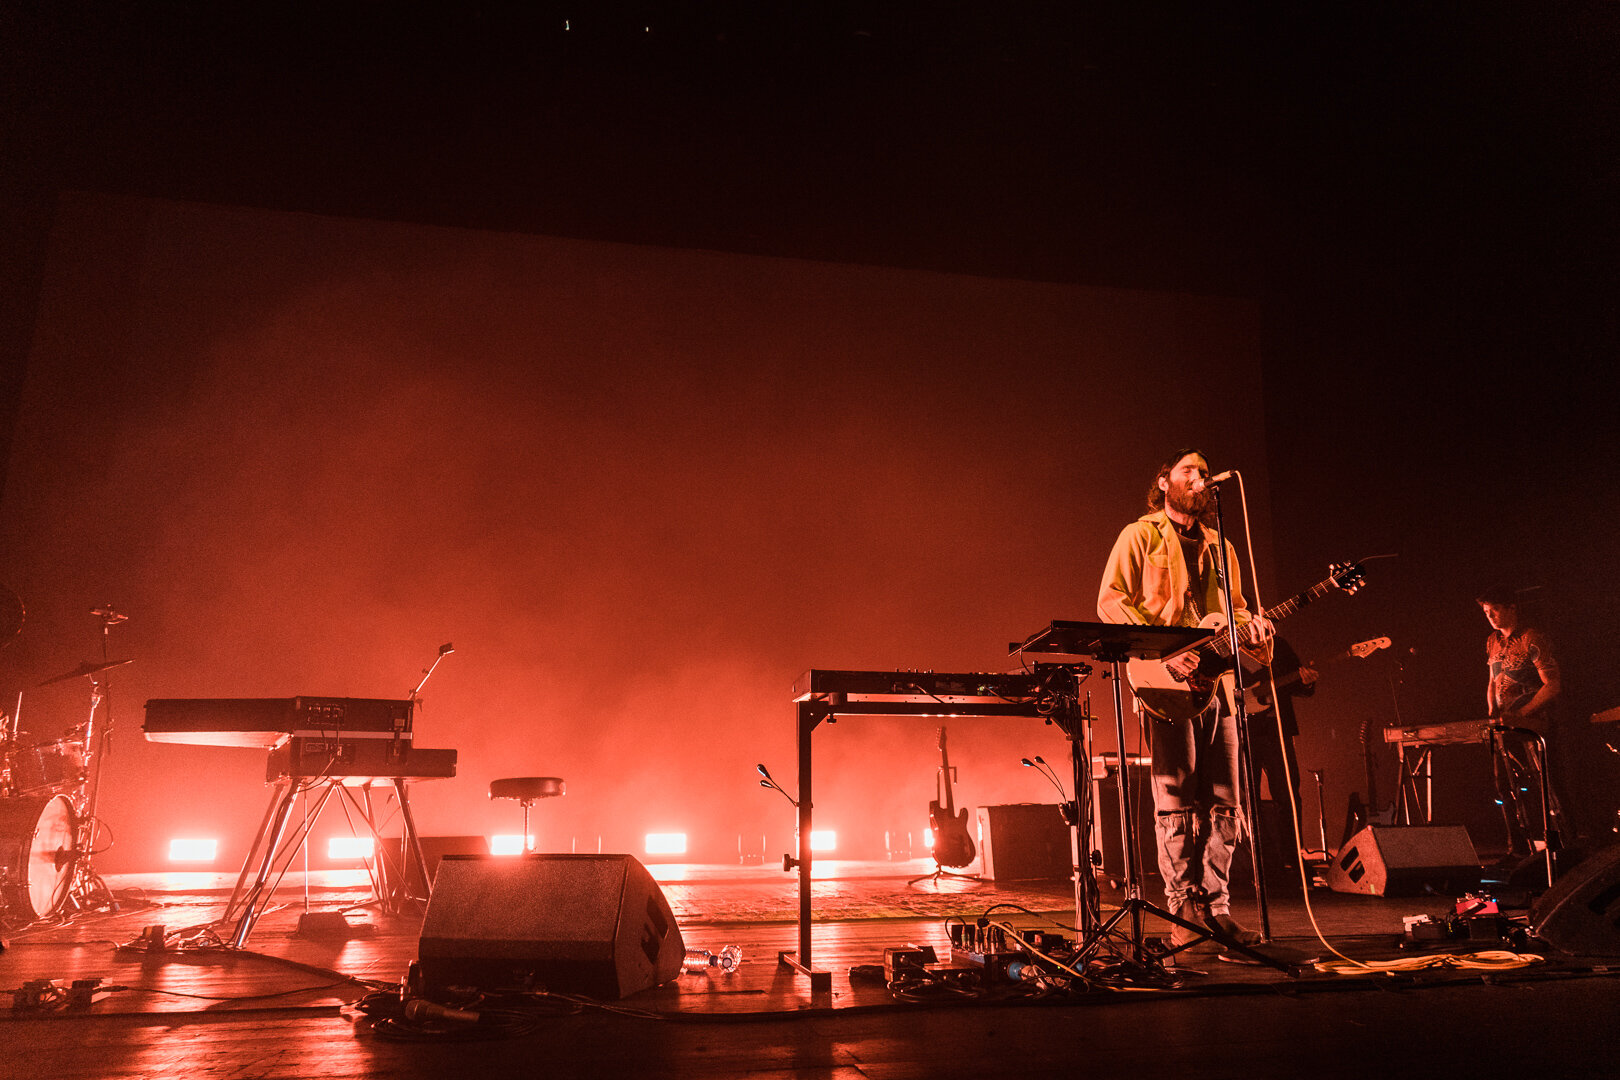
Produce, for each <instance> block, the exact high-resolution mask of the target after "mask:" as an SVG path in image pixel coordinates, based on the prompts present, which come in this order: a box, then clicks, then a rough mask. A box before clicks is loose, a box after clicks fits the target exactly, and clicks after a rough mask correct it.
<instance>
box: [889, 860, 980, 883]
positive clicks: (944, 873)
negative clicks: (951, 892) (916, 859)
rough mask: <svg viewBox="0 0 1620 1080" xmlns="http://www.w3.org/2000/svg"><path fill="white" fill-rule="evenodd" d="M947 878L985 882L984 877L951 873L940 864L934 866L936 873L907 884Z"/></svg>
mask: <svg viewBox="0 0 1620 1080" xmlns="http://www.w3.org/2000/svg"><path fill="white" fill-rule="evenodd" d="M947 877H948V878H955V879H956V880H958V881H983V880H984V878H983V877H982V876H980V875H978V874H956V873H952V872H951V871H949V870H947V869H945V868H944V867H943V866H941V865H940V864H939V863H935V864H934V872H933V873H932V874H919V875H917V876H916V877H914V878H912V879H911V880H910V881H908V882H906V884H907V885H915V884H917V882H919V881H938V880H939V879H940V878H947Z"/></svg>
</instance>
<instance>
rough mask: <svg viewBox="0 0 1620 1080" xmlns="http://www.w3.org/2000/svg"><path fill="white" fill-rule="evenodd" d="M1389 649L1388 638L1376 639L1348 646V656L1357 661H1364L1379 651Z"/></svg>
mask: <svg viewBox="0 0 1620 1080" xmlns="http://www.w3.org/2000/svg"><path fill="white" fill-rule="evenodd" d="M1387 648H1389V638H1387V637H1376V638H1373V639H1372V640H1371V641H1358V642H1356V643H1355V644H1354V645H1352V646H1350V655H1351V656H1353V657H1355V658H1356V659H1357V660H1365V659H1367V657H1369V656H1371V655H1372V654H1373V653H1375V652H1377V651H1378V650H1379V649H1387Z"/></svg>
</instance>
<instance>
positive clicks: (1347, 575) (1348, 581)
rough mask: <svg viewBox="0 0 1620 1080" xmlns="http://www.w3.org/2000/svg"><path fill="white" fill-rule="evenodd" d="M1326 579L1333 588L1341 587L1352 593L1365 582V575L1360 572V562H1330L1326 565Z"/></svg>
mask: <svg viewBox="0 0 1620 1080" xmlns="http://www.w3.org/2000/svg"><path fill="white" fill-rule="evenodd" d="M1328 580H1329V581H1331V582H1332V583H1333V585H1334V587H1335V588H1339V589H1343V590H1344V591H1345V592H1347V593H1350V594H1352V595H1354V593H1355V591H1356V590H1357V589H1359V588H1361V587H1362V586H1363V585H1365V584H1367V579H1366V577H1365V576H1364V575H1363V574H1362V572H1361V564H1360V563H1353V562H1351V563H1331V564H1329V565H1328Z"/></svg>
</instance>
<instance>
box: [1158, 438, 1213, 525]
mask: <svg viewBox="0 0 1620 1080" xmlns="http://www.w3.org/2000/svg"><path fill="white" fill-rule="evenodd" d="M1188 454H1197V455H1198V456H1199V457H1201V458H1203V459H1204V460H1205V461H1208V460H1209V456H1208V455H1207V454H1205V453H1204V452H1203V451H1202V450H1200V449H1198V448H1197V447H1193V446H1189V447H1186V448H1185V449H1182V450H1177V451H1176V452H1175V453H1173V454H1171V455H1170V456H1169V457H1168V458H1167V459H1166V460H1165V462H1164V464H1162V465H1160V466H1159V471H1158V472H1156V473H1154V474H1153V483H1151V484H1149V485H1148V496H1147V504H1148V509H1149V510H1163V509H1164V492H1162V491H1160V490H1159V481H1160V480H1163V479H1164V478H1165V477H1167V476H1169V475H1170V470H1171V469H1173V468H1175V467H1176V462H1178V461H1180V460H1181V459H1182V458H1184V457H1186V456H1187V455H1188Z"/></svg>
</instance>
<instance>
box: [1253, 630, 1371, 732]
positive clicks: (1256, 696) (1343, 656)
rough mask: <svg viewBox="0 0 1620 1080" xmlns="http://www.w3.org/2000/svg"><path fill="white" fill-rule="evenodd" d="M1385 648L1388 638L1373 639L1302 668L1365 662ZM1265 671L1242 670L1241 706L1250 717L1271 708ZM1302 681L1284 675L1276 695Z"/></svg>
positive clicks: (1278, 681)
mask: <svg viewBox="0 0 1620 1080" xmlns="http://www.w3.org/2000/svg"><path fill="white" fill-rule="evenodd" d="M1387 648H1389V638H1387V637H1380V638H1373V639H1372V640H1370V641H1358V642H1356V643H1355V644H1354V645H1352V646H1350V647H1349V648H1348V649H1346V650H1344V652H1342V653H1336V654H1334V655H1333V656H1330V657H1328V658H1327V659H1326V660H1324V661H1323V662H1322V663H1321V664H1306V665H1304V666H1305V667H1327V666H1328V665H1329V664H1336V663H1338V662H1339V661H1340V660H1348V659H1350V658H1351V657H1352V656H1353V657H1355V658H1356V659H1357V660H1365V659H1367V657H1369V656H1371V655H1372V654H1373V653H1375V652H1377V651H1378V650H1379V649H1387ZM1265 670H1266V669H1265V668H1263V667H1257V668H1254V669H1253V670H1252V671H1251V670H1250V669H1249V667H1248V665H1246V664H1245V665H1244V668H1243V706H1244V708H1245V709H1247V710H1248V712H1249V713H1250V714H1251V715H1252V714H1254V713H1259V712H1265V711H1266V710H1267V709H1269V708H1271V682H1272V681H1271V680H1270V679H1267V678H1265V676H1264V674H1263V673H1264V672H1265ZM1303 681H1304V680H1303V679H1301V678H1300V673H1299V672H1298V671H1295V672H1291V673H1289V674H1287V675H1284V676H1283V677H1282V678H1280V679H1278V680H1276V682H1277V693H1279V694H1281V693H1283V691H1284V690H1286V689H1287V688H1288V687H1290V686H1293V685H1294V684H1295V683H1298V682H1303Z"/></svg>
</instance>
